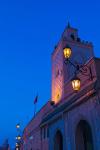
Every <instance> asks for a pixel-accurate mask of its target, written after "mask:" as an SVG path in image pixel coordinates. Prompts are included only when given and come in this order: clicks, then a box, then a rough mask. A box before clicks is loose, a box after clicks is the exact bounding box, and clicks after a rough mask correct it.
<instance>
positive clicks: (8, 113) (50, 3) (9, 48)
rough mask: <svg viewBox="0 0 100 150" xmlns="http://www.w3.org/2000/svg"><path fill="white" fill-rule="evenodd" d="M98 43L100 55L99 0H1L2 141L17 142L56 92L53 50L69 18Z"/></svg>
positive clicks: (0, 84) (0, 75)
mask: <svg viewBox="0 0 100 150" xmlns="http://www.w3.org/2000/svg"><path fill="white" fill-rule="evenodd" d="M68 21H70V23H71V25H72V26H74V27H75V28H78V29H79V35H80V37H81V38H82V39H84V40H89V41H92V42H93V43H94V49H95V55H96V56H98V57H100V1H99V0H84V1H80V0H0V144H1V143H2V142H3V140H4V139H5V138H7V137H8V138H9V139H10V143H11V144H12V145H13V143H14V142H15V135H16V129H15V125H16V123H17V122H21V125H22V128H23V127H24V126H25V125H26V123H27V122H28V121H29V120H30V119H31V118H32V116H33V114H34V105H33V99H34V97H35V96H36V94H37V92H38V94H39V101H38V109H40V108H41V106H43V104H45V103H46V101H47V100H48V99H49V98H50V93H51V91H50V90H51V87H50V86H51V83H50V81H51V52H52V51H53V48H54V46H55V45H56V43H57V42H58V40H59V38H60V36H61V33H62V32H63V30H64V28H65V26H66V25H67V22H68Z"/></svg>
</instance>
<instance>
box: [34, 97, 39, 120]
mask: <svg viewBox="0 0 100 150" xmlns="http://www.w3.org/2000/svg"><path fill="white" fill-rule="evenodd" d="M37 100H38V95H37V96H36V97H35V100H34V117H35V115H36V105H37Z"/></svg>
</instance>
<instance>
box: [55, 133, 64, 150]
mask: <svg viewBox="0 0 100 150" xmlns="http://www.w3.org/2000/svg"><path fill="white" fill-rule="evenodd" d="M54 150H63V136H62V134H61V132H60V131H59V130H58V131H57V132H56V135H55V138H54Z"/></svg>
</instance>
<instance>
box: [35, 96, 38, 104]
mask: <svg viewBox="0 0 100 150" xmlns="http://www.w3.org/2000/svg"><path fill="white" fill-rule="evenodd" d="M37 101H38V95H37V96H36V97H35V99H34V104H36V103H37Z"/></svg>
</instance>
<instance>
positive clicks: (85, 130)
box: [75, 120, 93, 150]
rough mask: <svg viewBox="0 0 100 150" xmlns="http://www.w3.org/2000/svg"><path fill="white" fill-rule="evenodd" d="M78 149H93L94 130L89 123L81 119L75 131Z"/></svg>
mask: <svg viewBox="0 0 100 150" xmlns="http://www.w3.org/2000/svg"><path fill="white" fill-rule="evenodd" d="M75 142H76V150H93V139H92V132H91V128H90V126H89V124H88V123H87V122H86V121H85V120H81V121H80V122H79V124H78V125H77V128H76V133H75Z"/></svg>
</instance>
